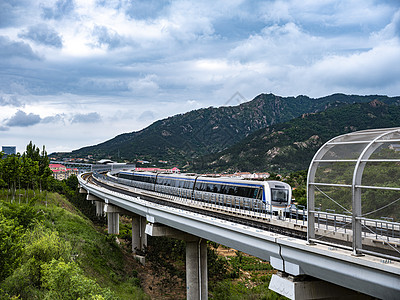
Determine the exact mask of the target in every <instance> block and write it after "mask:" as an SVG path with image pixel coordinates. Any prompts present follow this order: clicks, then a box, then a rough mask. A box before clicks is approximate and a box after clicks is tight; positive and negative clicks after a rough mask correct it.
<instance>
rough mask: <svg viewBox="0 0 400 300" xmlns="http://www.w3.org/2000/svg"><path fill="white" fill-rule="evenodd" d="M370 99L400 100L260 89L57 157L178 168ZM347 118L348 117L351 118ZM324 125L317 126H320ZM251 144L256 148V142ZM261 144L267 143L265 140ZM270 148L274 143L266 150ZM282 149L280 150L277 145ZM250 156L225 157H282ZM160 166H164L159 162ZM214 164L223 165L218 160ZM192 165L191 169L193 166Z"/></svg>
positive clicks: (250, 166)
mask: <svg viewBox="0 0 400 300" xmlns="http://www.w3.org/2000/svg"><path fill="white" fill-rule="evenodd" d="M373 100H378V101H381V102H383V103H386V104H388V105H389V104H390V105H398V104H399V103H400V97H387V96H378V95H373V96H354V95H351V96H350V95H343V94H334V95H331V96H328V97H323V98H318V99H313V98H309V97H307V96H298V97H280V96H276V95H273V94H261V95H259V96H257V97H256V98H254V99H253V100H252V101H249V102H246V103H243V104H241V105H237V106H224V107H219V108H215V107H209V108H205V109H199V110H194V111H191V112H188V113H185V114H180V115H176V116H172V117H169V118H166V119H163V120H159V121H156V122H154V123H153V124H151V125H150V126H148V127H147V128H144V129H143V130H141V131H138V132H131V133H124V134H121V135H119V136H116V137H115V138H113V139H111V140H108V141H106V142H103V143H101V144H98V145H95V146H90V147H85V148H82V149H79V150H75V151H73V152H72V153H59V154H55V156H57V157H59V158H61V157H65V156H72V157H85V156H87V155H89V154H90V155H93V157H94V158H95V159H100V158H105V157H110V158H111V159H113V160H116V161H124V160H128V161H136V160H138V159H141V160H147V161H150V162H151V163H152V164H157V162H158V161H159V160H165V161H168V162H169V166H175V165H176V166H178V167H179V168H181V169H182V168H183V167H185V168H192V164H193V160H196V159H198V158H199V157H202V156H204V155H209V154H212V153H218V152H219V151H222V150H225V149H227V148H229V147H231V146H233V145H235V144H236V143H238V142H240V141H241V140H243V139H244V138H245V137H247V136H249V135H250V134H252V133H254V132H256V131H257V130H260V129H262V128H266V127H268V126H273V125H276V124H278V123H283V122H287V121H289V120H292V119H294V118H298V117H301V116H302V115H303V114H310V113H317V112H322V111H325V110H326V109H327V108H331V107H340V106H345V105H346V104H351V103H365V102H371V101H373ZM337 117H339V118H342V119H344V118H347V117H348V116H347V115H346V114H344V115H338V116H337ZM359 118H360V119H361V118H362V117H361V116H360V117H359ZM347 120H348V121H351V119H347ZM367 122H368V119H367ZM322 124H323V123H321V124H320V125H321V126H322ZM293 129H294V130H295V131H296V132H295V133H293V136H291V138H293V139H294V140H293V141H294V142H302V141H304V140H302V139H300V138H301V137H303V136H304V134H303V133H302V131H303V128H302V127H297V129H296V128H293ZM304 129H305V130H306V132H309V130H314V129H318V128H313V127H311V128H308V127H305V128H304ZM322 129H324V128H322ZM343 130H345V129H344V128H342V129H341V130H340V131H339V133H342V132H343ZM350 130H354V129H351V128H349V129H347V131H344V132H348V131H350ZM296 134H297V135H298V136H296ZM330 134H336V131H335V132H330ZM308 137H310V135H309V136H308ZM270 142H272V141H270ZM317 142H320V141H317ZM242 146H243V144H242ZM255 146H256V147H258V146H257V144H256V145H255ZM264 146H265V144H263V147H264ZM277 147H279V146H277ZM271 148H273V146H272V147H268V148H266V149H271ZM264 149H265V148H264ZM280 149H281V150H282V151H283V150H284V149H282V148H281V147H280ZM297 150H298V149H297ZM246 151H247V150H246ZM266 151H268V150H266ZM266 151H265V152H266ZM285 151H286V150H285ZM310 151H312V149H306V150H305V152H306V153H301V152H297V153H298V160H299V161H302V160H303V157H304V158H305V159H308V155H307V152H310ZM286 154H287V155H292V152H291V149H287V151H286ZM251 156H253V155H249V156H247V157H246V158H245V159H242V160H239V159H238V158H237V157H232V159H231V160H230V162H227V163H228V164H227V167H230V166H232V167H235V168H236V167H238V166H239V168H240V169H241V170H243V171H244V170H249V171H250V170H252V169H254V167H256V166H257V165H258V169H261V168H263V170H264V171H265V170H270V168H269V167H270V165H271V164H272V165H277V164H279V163H281V161H276V162H275V161H273V162H264V161H262V160H261V161H260V159H263V157H262V156H260V157H258V156H254V159H253V160H251V159H250V157H251ZM196 161H197V163H196V165H195V168H194V169H195V170H201V171H205V169H204V170H203V167H206V166H207V165H206V164H204V163H201V161H198V160H196ZM245 161H250V163H249V164H243V163H244V162H245ZM282 161H285V159H282ZM205 163H207V164H208V163H209V162H208V161H206V162H205ZM236 163H237V164H236ZM199 164H200V165H199ZM162 166H165V165H164V164H163V165H162ZM207 167H209V168H208V169H210V168H211V167H212V168H214V166H207ZM215 167H223V166H222V165H221V166H220V165H216V166H215ZM224 167H225V166H224ZM266 167H267V168H266ZM286 167H287V169H288V170H291V169H292V168H291V165H287V166H286ZM303 168H304V166H301V167H299V166H297V165H296V170H298V169H303ZM194 169H193V168H192V170H194ZM256 169H257V168H256ZM277 170H278V169H277V168H276V171H277Z"/></svg>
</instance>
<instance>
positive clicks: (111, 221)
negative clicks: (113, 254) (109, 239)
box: [107, 212, 119, 234]
mask: <svg viewBox="0 0 400 300" xmlns="http://www.w3.org/2000/svg"><path fill="white" fill-rule="evenodd" d="M107 224H108V233H109V234H119V213H116V212H112V213H110V212H109V213H107Z"/></svg>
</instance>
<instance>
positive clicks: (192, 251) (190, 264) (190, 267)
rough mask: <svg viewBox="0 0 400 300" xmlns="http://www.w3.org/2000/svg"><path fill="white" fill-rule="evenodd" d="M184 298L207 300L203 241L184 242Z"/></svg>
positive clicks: (205, 260)
mask: <svg viewBox="0 0 400 300" xmlns="http://www.w3.org/2000/svg"><path fill="white" fill-rule="evenodd" d="M186 290H187V294H186V298H187V299H201V300H204V299H208V278H207V243H206V241H205V240H203V239H197V241H187V242H186Z"/></svg>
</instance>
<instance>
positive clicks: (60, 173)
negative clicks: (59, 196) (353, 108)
mask: <svg viewBox="0 0 400 300" xmlns="http://www.w3.org/2000/svg"><path fill="white" fill-rule="evenodd" d="M49 168H50V170H51V171H52V172H53V177H54V178H55V179H57V180H63V179H67V178H68V177H69V176H71V175H78V169H77V168H73V169H69V168H67V167H66V166H64V165H62V164H49Z"/></svg>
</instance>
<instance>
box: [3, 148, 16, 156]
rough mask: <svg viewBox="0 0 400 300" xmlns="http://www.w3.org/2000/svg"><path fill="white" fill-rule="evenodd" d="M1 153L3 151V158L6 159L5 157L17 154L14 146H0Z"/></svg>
mask: <svg viewBox="0 0 400 300" xmlns="http://www.w3.org/2000/svg"><path fill="white" fill-rule="evenodd" d="M1 151H3V153H4V155H5V157H7V155H13V154H14V155H15V154H17V147H16V146H2V147H1Z"/></svg>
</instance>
